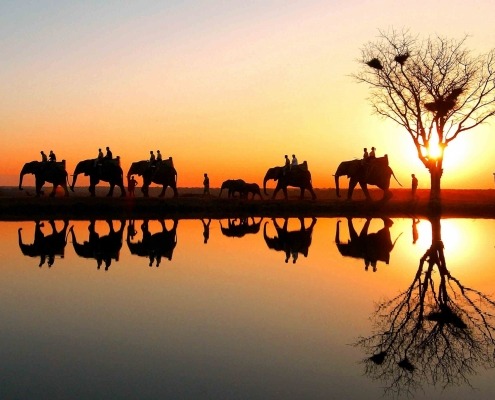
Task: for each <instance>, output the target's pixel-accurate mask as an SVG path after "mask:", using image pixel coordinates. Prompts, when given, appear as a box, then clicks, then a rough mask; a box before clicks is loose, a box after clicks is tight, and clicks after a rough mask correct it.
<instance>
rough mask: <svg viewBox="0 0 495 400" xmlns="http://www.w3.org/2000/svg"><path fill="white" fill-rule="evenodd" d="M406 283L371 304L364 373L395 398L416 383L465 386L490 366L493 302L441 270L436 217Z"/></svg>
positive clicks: (494, 338) (493, 360)
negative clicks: (428, 240)
mask: <svg viewBox="0 0 495 400" xmlns="http://www.w3.org/2000/svg"><path fill="white" fill-rule="evenodd" d="M430 222H431V225H432V243H431V247H430V248H429V249H428V250H427V251H426V252H425V254H424V255H423V256H422V257H421V258H420V260H419V266H418V269H417V271H416V274H415V276H414V278H413V281H412V283H411V285H410V286H409V287H408V288H407V289H406V290H405V291H403V292H401V293H399V294H398V295H397V296H396V297H394V298H393V299H391V300H386V301H383V302H381V303H379V304H378V305H377V308H376V311H375V313H374V315H373V316H372V320H373V324H374V332H373V333H372V335H370V336H369V337H361V338H359V340H358V341H357V342H356V343H355V346H358V347H361V348H363V349H364V351H365V353H366V354H367V357H366V358H365V360H364V364H365V370H366V374H367V375H368V376H369V377H371V378H372V379H373V380H379V381H382V382H383V383H385V387H386V389H385V390H386V391H387V392H391V393H392V394H394V395H396V396H397V397H399V396H401V395H403V394H406V395H412V393H413V391H414V390H416V389H420V388H421V384H422V383H423V384H428V385H437V384H438V385H440V386H441V387H442V388H446V387H449V386H459V385H461V384H467V385H469V378H470V375H471V374H473V373H475V368H476V367H482V368H493V367H495V301H494V300H493V299H492V298H490V297H489V296H487V295H485V294H483V293H481V292H480V291H478V290H475V289H472V288H470V287H467V286H465V285H463V284H462V283H461V282H460V281H459V280H458V279H456V278H455V277H454V276H453V275H452V274H451V272H450V271H449V270H448V268H447V262H446V260H445V255H444V244H443V242H442V239H441V229H440V217H435V218H432V219H430Z"/></svg>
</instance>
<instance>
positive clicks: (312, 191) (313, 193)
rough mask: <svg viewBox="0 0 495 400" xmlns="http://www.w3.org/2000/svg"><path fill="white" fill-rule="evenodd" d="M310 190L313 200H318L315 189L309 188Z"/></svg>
mask: <svg viewBox="0 0 495 400" xmlns="http://www.w3.org/2000/svg"><path fill="white" fill-rule="evenodd" d="M308 190H309V193H311V198H312V199H313V200H316V193H315V191H314V190H313V188H309V189H308Z"/></svg>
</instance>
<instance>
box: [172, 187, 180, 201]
mask: <svg viewBox="0 0 495 400" xmlns="http://www.w3.org/2000/svg"><path fill="white" fill-rule="evenodd" d="M171 188H172V190H173V191H174V199H176V198H177V197H179V192H178V191H177V186H175V185H174V186H171Z"/></svg>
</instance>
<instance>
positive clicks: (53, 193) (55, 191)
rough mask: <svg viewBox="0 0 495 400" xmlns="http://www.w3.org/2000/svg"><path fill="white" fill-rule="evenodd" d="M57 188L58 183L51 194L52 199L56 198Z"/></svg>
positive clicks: (54, 185)
mask: <svg viewBox="0 0 495 400" xmlns="http://www.w3.org/2000/svg"><path fill="white" fill-rule="evenodd" d="M57 186H58V184H57V183H54V184H53V189H52V192H51V193H50V197H55V193H57Z"/></svg>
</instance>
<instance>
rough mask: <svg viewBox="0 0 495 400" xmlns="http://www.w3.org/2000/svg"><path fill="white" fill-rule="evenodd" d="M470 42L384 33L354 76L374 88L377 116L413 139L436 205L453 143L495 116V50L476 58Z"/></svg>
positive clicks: (365, 50)
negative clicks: (396, 125) (428, 174)
mask: <svg viewBox="0 0 495 400" xmlns="http://www.w3.org/2000/svg"><path fill="white" fill-rule="evenodd" d="M466 40H467V36H465V37H464V38H463V39H461V40H452V39H447V38H443V37H439V36H434V37H428V38H426V39H423V40H421V39H419V38H418V37H414V36H412V35H410V34H409V32H407V31H401V32H398V31H395V30H392V31H390V32H383V31H380V33H379V36H378V39H377V40H376V41H374V42H369V43H367V44H365V45H364V47H363V49H362V50H361V52H362V54H361V57H362V58H361V61H362V63H363V68H362V69H361V70H360V71H359V72H358V73H357V74H354V75H353V77H354V78H355V79H357V81H358V82H361V83H366V84H368V85H369V86H370V88H371V99H370V101H371V104H372V106H373V108H374V111H375V112H376V113H377V114H378V115H381V116H383V117H385V118H389V119H391V120H393V121H395V122H396V123H398V124H399V125H401V126H403V127H404V128H405V130H406V131H407V132H408V133H409V135H410V136H411V139H412V140H413V143H414V146H415V147H416V151H417V154H418V157H419V159H420V160H421V162H422V163H423V164H424V166H425V167H426V168H427V169H428V171H429V172H430V179H431V190H430V201H432V202H435V201H439V200H440V182H441V177H442V173H443V165H442V164H443V156H444V151H445V150H446V148H447V146H448V145H449V143H450V142H451V141H452V140H454V139H455V138H457V137H458V136H459V134H461V133H462V132H465V131H468V130H471V129H473V128H475V127H477V126H478V125H480V124H482V123H483V122H485V121H486V120H487V119H488V118H490V117H492V116H493V115H494V114H495V49H492V50H491V51H489V52H488V53H487V54H483V55H477V56H474V55H472V54H471V52H470V51H469V50H468V49H467V48H466ZM434 147H436V149H437V152H436V153H435V152H434V151H433V148H434Z"/></svg>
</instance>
